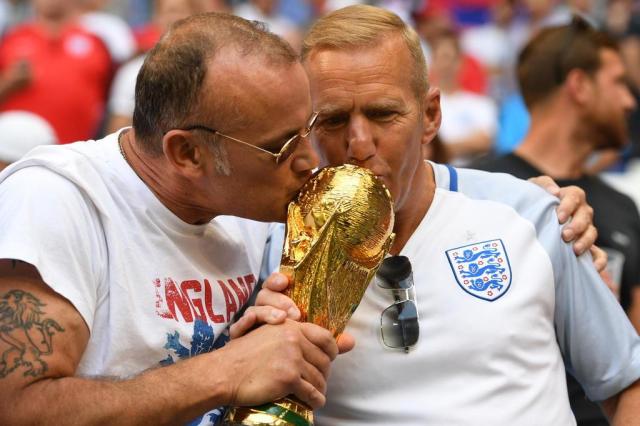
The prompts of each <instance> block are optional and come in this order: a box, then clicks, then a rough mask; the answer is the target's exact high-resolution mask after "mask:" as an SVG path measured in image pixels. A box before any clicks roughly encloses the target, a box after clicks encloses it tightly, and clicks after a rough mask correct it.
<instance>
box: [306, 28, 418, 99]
mask: <svg viewBox="0 0 640 426" xmlns="http://www.w3.org/2000/svg"><path fill="white" fill-rule="evenodd" d="M412 65H413V62H412V58H411V55H410V53H409V51H408V49H407V48H406V45H405V44H404V43H403V42H402V40H393V39H392V40H384V41H382V42H381V43H379V44H377V45H376V46H355V47H352V46H349V47H345V48H335V47H331V48H317V49H314V50H312V51H311V52H310V53H309V55H308V56H307V58H306V59H305V62H304V66H305V70H306V72H307V75H308V77H309V84H310V87H311V98H312V101H313V103H314V108H317V104H318V103H322V104H326V103H334V102H336V101H338V100H340V98H346V97H354V96H355V97H363V98H369V99H371V98H381V97H382V98H397V97H401V98H404V97H407V96H411V97H413V92H412V86H411V82H412V80H411V70H412V69H413V68H412ZM342 100H343V101H344V99H342Z"/></svg>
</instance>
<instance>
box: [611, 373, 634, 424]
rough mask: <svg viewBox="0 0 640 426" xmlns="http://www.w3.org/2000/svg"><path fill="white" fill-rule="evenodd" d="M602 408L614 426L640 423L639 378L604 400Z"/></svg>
mask: <svg viewBox="0 0 640 426" xmlns="http://www.w3.org/2000/svg"><path fill="white" fill-rule="evenodd" d="M602 408H603V410H604V412H605V414H606V415H607V417H608V418H609V420H610V421H611V424H612V425H614V426H632V425H640V380H638V381H636V382H635V383H634V384H632V385H631V386H629V387H628V388H627V389H625V390H624V391H623V392H621V393H620V394H619V395H616V396H614V397H612V398H609V399H607V400H606V401H604V402H603V404H602Z"/></svg>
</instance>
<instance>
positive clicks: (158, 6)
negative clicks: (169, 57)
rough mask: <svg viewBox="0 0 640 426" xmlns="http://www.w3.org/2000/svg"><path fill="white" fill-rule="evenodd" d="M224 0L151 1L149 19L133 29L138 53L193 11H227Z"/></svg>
mask: <svg viewBox="0 0 640 426" xmlns="http://www.w3.org/2000/svg"><path fill="white" fill-rule="evenodd" d="M228 11H229V8H228V6H227V3H226V2H225V0H184V1H164V0H154V1H153V16H152V17H151V21H150V22H149V23H148V24H146V25H143V26H142V27H140V28H136V29H135V30H134V36H135V38H136V44H137V47H138V53H139V54H142V53H146V52H148V51H149V50H151V48H152V47H153V46H154V45H155V44H156V43H157V42H158V40H160V37H161V36H162V34H164V32H165V31H166V30H167V29H168V28H169V26H171V24H173V23H174V22H176V21H178V20H180V19H182V18H185V17H187V16H189V15H191V14H194V13H201V12H228Z"/></svg>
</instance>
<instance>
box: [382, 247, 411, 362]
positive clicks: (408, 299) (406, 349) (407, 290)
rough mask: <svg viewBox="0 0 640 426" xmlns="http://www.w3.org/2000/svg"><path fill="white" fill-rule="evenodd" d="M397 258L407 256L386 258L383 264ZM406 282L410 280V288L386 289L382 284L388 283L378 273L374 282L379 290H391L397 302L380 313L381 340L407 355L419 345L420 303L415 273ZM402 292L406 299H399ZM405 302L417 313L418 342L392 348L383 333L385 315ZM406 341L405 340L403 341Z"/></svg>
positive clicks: (386, 345) (388, 346) (385, 344)
mask: <svg viewBox="0 0 640 426" xmlns="http://www.w3.org/2000/svg"><path fill="white" fill-rule="evenodd" d="M396 257H406V256H399V255H398V256H388V257H385V259H384V260H383V262H384V261H385V260H387V259H393V258H396ZM407 261H408V262H409V264H411V262H410V261H409V259H408V258H407ZM406 280H410V282H411V285H410V286H409V287H406V288H392V287H384V286H383V285H381V282H384V281H386V280H385V279H384V278H381V277H380V276H379V275H378V273H377V272H376V275H375V277H374V281H375V283H376V285H377V286H378V288H380V289H382V290H389V291H391V293H392V294H393V298H394V300H395V302H394V303H392V304H391V305H389V306H387V307H386V308H384V309H383V310H382V312H381V313H380V336H381V338H380V340H381V341H382V344H383V345H384V346H385V347H387V348H389V349H403V350H404V352H405V353H409V350H410V349H411V348H413V347H415V346H416V345H417V344H418V340H419V339H420V318H419V315H418V302H417V298H416V295H415V283H414V281H413V273H411V274H410V275H409V276H408V277H407V278H405V279H404V280H403V281H406ZM399 292H402V293H404V299H401V298H400V297H398V293H399ZM405 302H410V303H411V304H412V305H413V308H414V310H415V312H416V316H415V322H416V329H417V336H416V341H415V342H414V343H412V344H411V345H407V346H390V345H388V344H387V343H386V342H385V341H384V334H383V332H382V329H383V319H384V313H385V312H387V311H388V310H389V309H390V308H392V307H394V306H397V305H400V304H402V303H405ZM403 340H404V339H403Z"/></svg>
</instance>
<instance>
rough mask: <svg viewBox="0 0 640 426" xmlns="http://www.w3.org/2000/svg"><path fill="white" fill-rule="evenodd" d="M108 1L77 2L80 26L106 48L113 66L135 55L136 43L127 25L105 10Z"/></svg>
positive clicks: (83, 0)
mask: <svg viewBox="0 0 640 426" xmlns="http://www.w3.org/2000/svg"><path fill="white" fill-rule="evenodd" d="M109 1H110V0H79V5H80V9H81V12H82V14H81V17H80V24H81V25H82V26H83V27H84V29H85V30H87V31H89V32H91V33H93V34H95V35H96V36H98V37H99V38H100V39H101V40H102V42H103V43H104V44H105V46H107V49H108V50H109V53H110V54H111V59H112V61H113V63H114V64H122V63H123V62H125V61H128V60H129V59H131V58H132V57H133V55H134V54H135V53H136V41H135V39H134V37H133V32H132V31H131V28H129V24H127V22H126V21H125V20H124V19H122V18H121V17H120V16H118V15H116V14H113V13H109V12H107V11H106V10H105V8H106V7H107V5H108V4H109Z"/></svg>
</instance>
